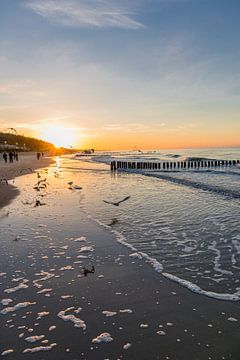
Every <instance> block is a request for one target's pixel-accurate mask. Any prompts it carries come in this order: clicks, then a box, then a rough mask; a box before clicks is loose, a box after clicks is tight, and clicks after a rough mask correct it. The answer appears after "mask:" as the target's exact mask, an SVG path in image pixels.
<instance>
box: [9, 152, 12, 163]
mask: <svg viewBox="0 0 240 360" xmlns="http://www.w3.org/2000/svg"><path fill="white" fill-rule="evenodd" d="M8 156H9V162H10V163H13V152H12V151H10V153H9V154H8Z"/></svg>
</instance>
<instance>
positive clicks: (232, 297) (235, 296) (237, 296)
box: [87, 213, 240, 301]
mask: <svg viewBox="0 0 240 360" xmlns="http://www.w3.org/2000/svg"><path fill="white" fill-rule="evenodd" d="M87 215H88V217H89V218H91V219H92V220H94V221H95V222H96V223H97V224H98V225H100V226H102V227H104V228H105V229H107V230H109V231H110V232H111V233H113V234H114V235H115V236H116V240H117V242H118V243H120V244H121V245H123V246H125V247H127V248H128V249H130V250H131V251H133V252H134V254H135V255H138V256H137V257H138V258H139V259H142V260H144V261H145V262H146V263H148V264H149V265H151V266H152V267H153V269H154V270H155V271H156V272H158V273H160V274H161V275H162V276H164V277H165V278H167V279H168V280H171V281H173V282H175V283H177V284H179V285H181V286H183V287H185V288H186V289H188V290H190V291H192V292H193V293H195V294H198V295H204V296H207V297H209V298H213V299H217V300H223V301H239V300H240V292H239V291H237V292H235V293H232V294H231V293H217V292H214V291H209V290H204V289H203V288H201V287H200V286H198V285H196V284H194V283H193V282H191V281H189V280H185V279H182V278H180V277H178V276H176V275H172V274H170V273H167V272H165V271H164V267H163V264H161V263H160V262H159V261H158V260H157V259H155V258H153V257H151V256H149V255H148V254H146V253H144V252H141V251H138V249H137V248H136V247H135V246H133V245H132V244H130V243H129V242H128V241H127V239H126V238H125V237H124V235H123V234H122V233H120V232H119V231H117V230H113V229H112V228H111V227H110V226H109V225H106V224H104V223H103V222H101V221H100V220H99V219H97V218H94V217H93V216H92V215H90V214H89V213H87ZM130 255H131V254H130Z"/></svg>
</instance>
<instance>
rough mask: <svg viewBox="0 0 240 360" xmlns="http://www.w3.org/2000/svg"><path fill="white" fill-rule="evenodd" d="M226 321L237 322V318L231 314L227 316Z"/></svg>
mask: <svg viewBox="0 0 240 360" xmlns="http://www.w3.org/2000/svg"><path fill="white" fill-rule="evenodd" d="M228 321H232V322H237V321H238V319H235V318H234V317H232V316H231V317H229V318H228Z"/></svg>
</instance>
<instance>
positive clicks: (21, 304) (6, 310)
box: [0, 301, 36, 315]
mask: <svg viewBox="0 0 240 360" xmlns="http://www.w3.org/2000/svg"><path fill="white" fill-rule="evenodd" d="M31 305H36V303H35V302H29V301H26V302H23V303H18V304H17V305H15V306H11V307H6V308H4V309H3V310H1V311H0V314H2V315H6V314H8V313H10V312H14V311H17V310H20V309H23V308H25V307H27V306H31Z"/></svg>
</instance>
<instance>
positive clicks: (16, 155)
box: [15, 152, 18, 161]
mask: <svg viewBox="0 0 240 360" xmlns="http://www.w3.org/2000/svg"><path fill="white" fill-rule="evenodd" d="M15 159H16V161H18V153H17V152H16V153H15Z"/></svg>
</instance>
